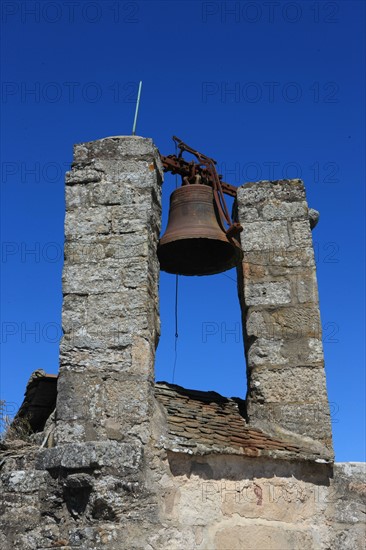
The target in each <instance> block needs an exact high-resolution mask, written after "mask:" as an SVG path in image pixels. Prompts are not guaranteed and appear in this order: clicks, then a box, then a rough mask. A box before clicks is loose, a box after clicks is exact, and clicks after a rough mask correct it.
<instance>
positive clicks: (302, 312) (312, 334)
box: [246, 305, 321, 340]
mask: <svg viewBox="0 0 366 550" xmlns="http://www.w3.org/2000/svg"><path fill="white" fill-rule="evenodd" d="M246 331H247V335H248V336H256V337H257V338H260V337H262V338H274V339H285V340H292V339H298V338H300V339H301V338H305V337H308V338H317V339H319V340H320V339H321V325H320V318H319V310H318V308H317V307H316V306H315V305H310V306H304V305H297V306H294V307H281V308H276V309H275V310H263V309H260V310H258V309H256V308H254V307H251V308H249V311H248V313H247V317H246Z"/></svg>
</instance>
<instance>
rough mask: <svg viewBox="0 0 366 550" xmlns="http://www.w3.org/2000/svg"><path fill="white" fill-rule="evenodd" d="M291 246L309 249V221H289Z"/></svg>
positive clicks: (310, 237)
mask: <svg viewBox="0 0 366 550" xmlns="http://www.w3.org/2000/svg"><path fill="white" fill-rule="evenodd" d="M289 228H290V238H291V244H292V245H294V246H298V247H308V248H311V247H312V245H313V241H312V236H311V230H310V222H309V220H301V221H291V222H290V224H289Z"/></svg>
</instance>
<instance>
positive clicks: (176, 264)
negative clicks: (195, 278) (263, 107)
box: [158, 184, 242, 275]
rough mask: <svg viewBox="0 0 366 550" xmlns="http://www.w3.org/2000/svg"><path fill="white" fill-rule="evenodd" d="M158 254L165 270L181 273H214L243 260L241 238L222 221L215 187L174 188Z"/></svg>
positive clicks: (189, 186)
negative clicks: (221, 223) (214, 190)
mask: <svg viewBox="0 0 366 550" xmlns="http://www.w3.org/2000/svg"><path fill="white" fill-rule="evenodd" d="M158 258H159V261H160V268H161V269H162V271H167V272H168V273H175V274H178V275H213V274H214V273H221V272H222V271H226V270H227V269H231V268H232V267H235V265H236V264H237V262H238V261H240V259H241V258H242V250H241V247H240V244H239V242H238V241H237V240H236V239H235V238H234V237H228V236H227V234H226V233H225V231H224V230H223V229H222V227H220V225H219V222H218V216H217V213H216V207H215V204H214V196H213V190H212V188H211V187H209V186H207V185H202V184H192V185H184V186H182V187H179V188H178V189H176V190H175V191H173V193H172V194H171V196H170V210H169V219H168V225H167V228H166V231H165V233H164V235H163V236H162V238H161V239H160V242H159V246H158Z"/></svg>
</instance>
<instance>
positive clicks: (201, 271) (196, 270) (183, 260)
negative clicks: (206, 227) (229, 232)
mask: <svg viewBox="0 0 366 550" xmlns="http://www.w3.org/2000/svg"><path fill="white" fill-rule="evenodd" d="M184 240H185V241H187V244H188V242H189V247H190V249H192V248H191V247H192V241H193V242H195V243H196V245H197V244H198V242H199V241H212V242H214V241H216V243H217V244H218V243H220V251H221V252H220V253H222V252H223V251H224V252H225V253H226V257H223V256H221V258H220V261H219V262H218V261H217V256H216V255H214V254H212V255H209V259H208V258H207V256H206V257H204V258H201V256H200V255H199V252H200V250H199V247H196V250H195V251H194V252H196V253H197V252H198V254H197V255H195V254H194V253H193V254H190V255H189V257H187V256H186V255H185V254H184V251H185V249H184V246H182V248H181V250H178V251H177V250H176V244H177V243H178V242H179V243H180V244H182V241H184ZM200 244H203V243H200ZM204 246H205V245H204ZM169 248H172V249H173V250H174V251H175V255H174V256H172V255H171V254H170V250H169ZM162 250H163V253H162ZM211 250H214V249H211ZM218 252H219V251H218ZM157 255H158V260H159V264H160V270H161V271H164V272H166V273H170V274H173V275H182V276H188V277H192V276H206V275H217V274H219V273H223V272H225V271H228V270H229V269H233V268H235V267H238V266H239V265H240V262H241V261H242V259H243V251H242V249H241V247H240V244H239V243H237V242H236V244H234V239H232V240H231V241H229V240H228V239H226V240H222V241H218V240H217V239H209V238H207V237H198V238H184V237H183V238H180V239H177V240H174V241H170V242H167V243H163V244H162V246H160V243H159V246H158V249H157ZM219 257H220V255H219ZM211 259H212V263H210V260H211Z"/></svg>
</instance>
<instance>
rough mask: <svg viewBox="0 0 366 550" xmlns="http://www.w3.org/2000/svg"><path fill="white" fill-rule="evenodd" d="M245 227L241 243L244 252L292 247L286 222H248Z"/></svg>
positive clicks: (241, 235) (241, 234)
mask: <svg viewBox="0 0 366 550" xmlns="http://www.w3.org/2000/svg"><path fill="white" fill-rule="evenodd" d="M243 227H244V230H243V232H242V233H240V241H241V245H242V248H243V250H244V252H247V251H251V250H276V249H286V248H288V247H289V245H290V237H289V234H288V230H287V222H286V221H283V220H275V221H273V222H268V221H256V222H250V223H249V222H248V223H245V224H243ZM244 257H245V256H244Z"/></svg>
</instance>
